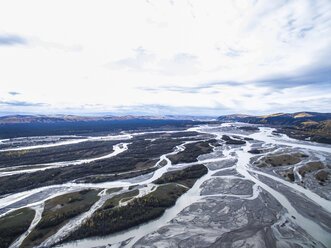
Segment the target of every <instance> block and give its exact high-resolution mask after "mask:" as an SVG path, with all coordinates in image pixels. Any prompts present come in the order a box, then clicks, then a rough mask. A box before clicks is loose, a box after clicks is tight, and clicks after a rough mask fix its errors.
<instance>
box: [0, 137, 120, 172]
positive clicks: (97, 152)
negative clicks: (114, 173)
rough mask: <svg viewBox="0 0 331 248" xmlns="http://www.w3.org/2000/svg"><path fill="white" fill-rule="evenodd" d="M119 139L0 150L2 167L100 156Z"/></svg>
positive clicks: (110, 149)
mask: <svg viewBox="0 0 331 248" xmlns="http://www.w3.org/2000/svg"><path fill="white" fill-rule="evenodd" d="M117 143H119V141H93V142H92V141H87V142H82V143H78V144H72V145H65V146H56V147H49V148H43V149H32V150H23V151H8V152H0V167H7V166H17V165H33V164H41V163H52V162H60V161H72V160H76V159H84V158H94V157H99V156H102V155H105V154H108V153H111V152H112V151H113V145H115V144H117Z"/></svg>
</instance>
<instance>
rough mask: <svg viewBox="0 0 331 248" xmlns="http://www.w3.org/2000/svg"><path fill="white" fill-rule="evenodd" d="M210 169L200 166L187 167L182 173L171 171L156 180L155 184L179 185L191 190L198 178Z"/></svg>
mask: <svg viewBox="0 0 331 248" xmlns="http://www.w3.org/2000/svg"><path fill="white" fill-rule="evenodd" d="M207 172H208V169H207V168H206V166H204V165H201V164H198V165H193V166H191V167H187V168H185V169H184V170H180V171H169V172H167V173H165V174H164V175H162V177H160V178H159V179H157V180H155V181H154V182H153V183H155V184H165V183H173V182H176V183H179V184H182V185H185V186H187V187H189V188H191V187H192V186H193V185H194V183H195V182H196V180H197V178H200V177H202V176H203V175H205V174H207Z"/></svg>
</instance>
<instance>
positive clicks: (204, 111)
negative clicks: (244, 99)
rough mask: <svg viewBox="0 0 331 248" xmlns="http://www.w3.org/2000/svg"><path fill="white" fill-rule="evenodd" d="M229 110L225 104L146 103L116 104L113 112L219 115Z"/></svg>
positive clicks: (116, 113) (117, 113)
mask: <svg viewBox="0 0 331 248" xmlns="http://www.w3.org/2000/svg"><path fill="white" fill-rule="evenodd" d="M224 111H228V112H229V113H230V109H228V108H226V107H224V106H218V107H215V108H208V107H196V106H185V107H173V106H168V105H160V104H146V105H135V106H125V105H123V106H116V108H115V109H114V110H113V111H112V112H111V113H112V114H115V115H125V114H131V115H198V116H199V115H203V116H218V115H219V113H220V112H224Z"/></svg>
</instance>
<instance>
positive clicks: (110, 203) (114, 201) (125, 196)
mask: <svg viewBox="0 0 331 248" xmlns="http://www.w3.org/2000/svg"><path fill="white" fill-rule="evenodd" d="M138 194H139V190H138V189H136V190H131V191H128V192H125V193H122V194H119V195H116V196H114V197H112V198H110V199H108V200H107V201H106V202H105V203H104V204H103V206H102V207H101V209H108V208H113V207H116V206H118V204H119V202H120V201H122V202H125V201H128V200H130V199H132V198H133V197H135V196H137V195H138Z"/></svg>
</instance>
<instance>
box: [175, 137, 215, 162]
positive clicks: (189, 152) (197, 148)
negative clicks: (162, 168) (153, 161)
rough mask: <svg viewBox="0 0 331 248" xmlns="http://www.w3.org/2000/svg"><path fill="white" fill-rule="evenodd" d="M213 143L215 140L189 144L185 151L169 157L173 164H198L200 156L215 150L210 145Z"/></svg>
mask: <svg viewBox="0 0 331 248" xmlns="http://www.w3.org/2000/svg"><path fill="white" fill-rule="evenodd" d="M213 142H215V140H209V141H201V142H196V143H190V144H187V145H185V150H184V151H182V152H179V153H177V154H175V155H171V156H169V159H170V160H171V162H172V163H173V164H179V163H191V162H196V161H197V158H198V157H199V156H200V155H202V154H205V153H210V152H212V151H213V148H212V147H211V146H210V145H209V143H213Z"/></svg>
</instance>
